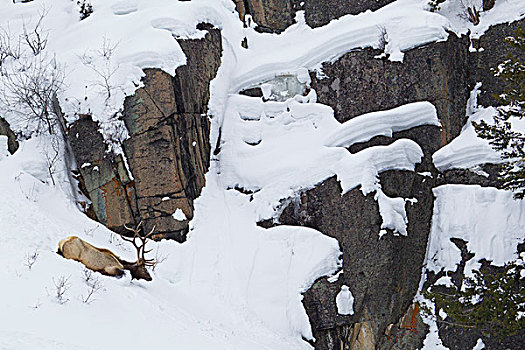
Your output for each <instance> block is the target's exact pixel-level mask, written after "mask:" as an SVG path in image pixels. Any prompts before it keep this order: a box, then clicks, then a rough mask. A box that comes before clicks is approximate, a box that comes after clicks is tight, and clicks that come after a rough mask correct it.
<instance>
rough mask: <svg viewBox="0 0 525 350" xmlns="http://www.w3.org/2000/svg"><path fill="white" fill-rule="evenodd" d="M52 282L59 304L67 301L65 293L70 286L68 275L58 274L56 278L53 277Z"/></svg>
mask: <svg viewBox="0 0 525 350" xmlns="http://www.w3.org/2000/svg"><path fill="white" fill-rule="evenodd" d="M53 283H54V284H55V298H56V301H57V302H58V303H59V304H65V303H67V302H68V301H69V299H68V298H66V293H67V291H68V290H69V288H70V287H71V283H70V282H69V277H65V276H60V277H59V278H57V279H56V280H55V279H54V278H53Z"/></svg>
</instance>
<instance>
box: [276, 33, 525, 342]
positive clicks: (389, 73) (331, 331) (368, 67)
mask: <svg viewBox="0 0 525 350" xmlns="http://www.w3.org/2000/svg"><path fill="white" fill-rule="evenodd" d="M513 30H514V29H511V28H510V27H509V26H507V25H502V26H501V27H500V26H496V27H494V28H492V29H490V30H489V31H488V32H487V33H486V34H485V35H484V36H483V37H482V38H481V39H480V42H479V43H476V45H478V44H479V45H481V44H480V43H482V42H483V43H485V44H484V45H485V46H484V47H485V51H481V52H474V53H470V52H469V49H468V48H469V39H468V38H467V37H461V38H458V37H457V36H455V35H454V34H450V36H449V39H448V40H447V41H446V42H439V43H432V44H429V45H426V46H423V47H420V48H417V49H414V50H410V51H408V52H406V53H405V59H404V62H403V63H397V62H389V61H387V60H381V59H376V58H374V57H375V56H377V55H378V54H380V51H379V50H372V49H365V50H361V51H355V52H350V53H348V54H346V55H344V56H342V57H341V58H340V59H339V60H338V61H336V62H334V63H332V64H325V65H324V66H323V72H324V73H325V74H326V76H327V78H324V79H317V77H316V76H314V74H311V76H312V87H313V88H314V89H315V90H316V92H317V94H318V101H319V102H321V103H324V104H327V105H330V106H331V107H332V108H333V109H334V111H335V117H336V118H337V119H338V120H339V121H341V122H344V121H346V120H349V119H351V118H354V117H356V116H358V115H361V114H363V113H367V112H372V111H376V110H384V109H389V108H393V107H396V106H399V105H402V104H405V103H410V102H415V101H421V100H426V101H430V102H431V103H433V104H434V106H436V109H437V112H438V117H439V119H440V120H441V123H442V125H443V129H442V131H440V130H438V128H436V127H432V126H420V127H416V128H413V129H410V130H406V131H403V132H399V133H395V134H394V135H393V137H392V138H388V137H383V136H377V137H374V138H373V139H371V140H370V141H368V142H365V143H361V144H355V145H352V146H351V147H350V148H349V150H350V151H351V152H353V153H354V152H359V151H360V150H362V149H365V148H367V147H370V146H374V145H384V144H389V143H391V142H393V141H394V140H396V139H398V138H409V139H412V140H414V141H415V142H417V143H418V144H419V145H420V146H421V148H422V149H423V151H424V154H425V156H424V158H423V160H422V163H421V164H419V165H417V166H416V171H420V172H422V171H425V172H430V173H431V175H432V177H423V176H421V175H418V174H416V173H413V172H406V171H387V172H385V173H383V174H381V175H380V181H381V185H382V188H383V191H384V192H385V194H387V195H389V196H391V197H405V198H416V199H417V202H416V203H414V204H407V208H406V210H407V215H408V222H409V224H408V236H407V237H395V236H393V235H392V234H391V233H390V234H388V235H386V236H384V237H383V238H381V239H378V236H377V232H378V231H379V226H380V223H381V217H380V215H379V211H378V205H377V203H376V202H375V200H374V199H373V196H372V195H368V196H363V195H362V193H361V192H360V191H359V190H358V189H354V190H352V191H350V192H348V193H346V194H345V195H343V196H341V193H340V188H339V185H338V184H337V182H336V180H335V179H334V178H332V179H328V180H326V181H324V182H323V183H322V184H320V185H318V186H317V187H316V188H314V189H312V190H310V191H307V192H305V193H304V194H302V195H301V197H300V199H297V200H295V201H294V202H293V203H291V204H289V205H288V206H287V207H286V208H285V210H284V211H283V213H282V215H281V217H280V219H279V220H280V222H282V223H285V224H292V225H305V226H310V227H313V228H315V229H318V230H320V231H321V232H323V233H325V234H328V235H330V236H332V237H335V238H337V239H338V241H339V242H340V244H341V249H342V251H343V261H344V271H343V274H342V275H340V277H339V280H338V281H337V282H334V283H330V282H328V281H327V279H320V280H318V281H316V282H315V284H314V285H313V286H312V287H311V288H310V290H308V291H307V292H306V293H305V296H304V305H305V307H306V310H307V313H308V315H309V317H310V320H311V324H312V328H313V331H314V336H315V338H316V340H317V341H316V343H315V347H316V349H343V348H344V349H390V348H391V349H417V348H420V346H421V344H422V339H423V338H424V337H425V333H426V330H425V326H424V325H423V324H422V323H421V322H420V319H419V318H418V315H417V312H416V310H417V306H416V305H411V302H412V300H413V299H412V298H413V296H414V295H415V293H416V291H417V288H418V282H419V277H420V275H421V270H422V264H423V262H424V255H425V250H426V244H427V238H428V234H429V232H430V225H431V217H432V211H433V200H434V198H433V194H432V188H433V187H436V186H439V185H442V184H446V183H455V184H480V185H482V186H498V181H497V172H498V166H496V165H491V164H484V165H482V166H480V168H479V169H477V170H475V169H472V170H470V169H451V170H447V171H445V172H444V173H442V174H440V173H438V171H437V170H436V169H435V167H434V165H433V164H432V159H431V155H432V154H433V153H434V152H435V151H436V150H437V149H439V148H440V147H441V146H443V145H445V144H447V143H449V142H450V141H451V140H452V139H453V138H455V137H456V136H457V135H458V134H459V133H460V132H461V128H462V127H463V125H464V124H465V122H466V120H467V118H466V116H465V109H466V102H467V99H468V96H469V91H470V90H471V89H472V88H473V87H474V84H475V82H476V81H483V84H484V86H486V89H487V90H488V91H486V92H484V94H483V95H482V96H481V98H480V101H481V103H483V102H484V101H485V103H487V104H495V103H496V101H495V100H491V99H490V98H491V94H492V93H498V92H500V91H503V82H502V81H500V82H496V80H497V79H496V78H494V77H493V76H492V74H491V73H490V72H489V67H492V66H495V65H496V64H497V63H499V62H501V61H502V60H503V59H504V58H505V56H506V54H507V53H508V52H509V48H508V46H507V45H506V44H504V43H503V42H499V43H497V39H498V38H500V39H501V38H503V37H504V36H505V35H508V34H511V33H512V32H513ZM489 42H490V44H489ZM491 62H493V63H491ZM495 79H496V80H495ZM461 274H462V272H461V273H458V276H457V278H460V275H461ZM434 277H435V276H434ZM436 279H437V278H436ZM436 279H432V280H433V281H434V282H435V280H436ZM432 283H433V282H432ZM343 284H345V285H348V286H349V287H350V289H351V291H352V293H353V295H354V297H355V305H354V306H355V307H354V309H355V310H356V313H355V315H353V316H341V315H338V314H337V310H336V306H335V305H334V304H335V303H334V300H335V296H336V294H337V293H338V292H339V290H340V287H341V285H343ZM407 323H408V328H407ZM407 329H409V330H410V331H409V332H407ZM440 334H442V337H443V339H445V338H447V340H444V341H445V342H446V344H445V345H446V346H448V347H449V348H451V349H452V348H454V349H456V348H457V349H471V348H472V347H473V346H474V344H475V341H476V340H477V339H478V338H479V334H478V333H476V332H471V333H469V332H468V331H465V330H458V329H456V328H450V327H444V326H443V327H440ZM458 337H459V338H458ZM460 338H461V339H464V341H460V340H458V339H460ZM516 339H518V338H516ZM521 339H522V338H521ZM471 340H473V341H474V343H473V342H472V341H471ZM488 341H489V342H491V348H495V349H500V348H501V349H505V346H507V347H509V348H513V347H512V346H513V345H512V344H519V341H517V340H515V339H514V338H512V339H510V338H509V339H508V341H507V340H505V341H503V342H498V341H497V340H494V339H491V340H488ZM485 344H487V342H485ZM506 344H507V345H506ZM508 344H510V345H508Z"/></svg>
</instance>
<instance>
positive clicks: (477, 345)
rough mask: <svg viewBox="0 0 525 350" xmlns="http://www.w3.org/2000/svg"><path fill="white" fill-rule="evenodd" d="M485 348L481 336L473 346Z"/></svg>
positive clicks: (480, 349) (479, 348)
mask: <svg viewBox="0 0 525 350" xmlns="http://www.w3.org/2000/svg"><path fill="white" fill-rule="evenodd" d="M482 349H485V344H484V343H483V340H482V339H481V338H479V339H478V341H477V343H476V345H474V347H473V348H472V350H482Z"/></svg>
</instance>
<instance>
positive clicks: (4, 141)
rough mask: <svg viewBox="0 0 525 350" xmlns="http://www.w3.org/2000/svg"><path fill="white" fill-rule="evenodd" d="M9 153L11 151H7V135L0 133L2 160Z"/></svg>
mask: <svg viewBox="0 0 525 350" xmlns="http://www.w3.org/2000/svg"><path fill="white" fill-rule="evenodd" d="M8 155H9V152H8V151H7V136H4V135H0V161H1V160H2V159H4V158H5V157H7V156H8Z"/></svg>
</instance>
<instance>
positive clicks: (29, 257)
mask: <svg viewBox="0 0 525 350" xmlns="http://www.w3.org/2000/svg"><path fill="white" fill-rule="evenodd" d="M39 255H40V252H39V251H38V249H35V250H34V251H33V252H32V253H27V254H26V258H25V262H24V265H25V266H26V267H27V268H28V269H29V270H31V268H32V267H33V265H34V264H35V262H36V260H37V259H38V256H39Z"/></svg>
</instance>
